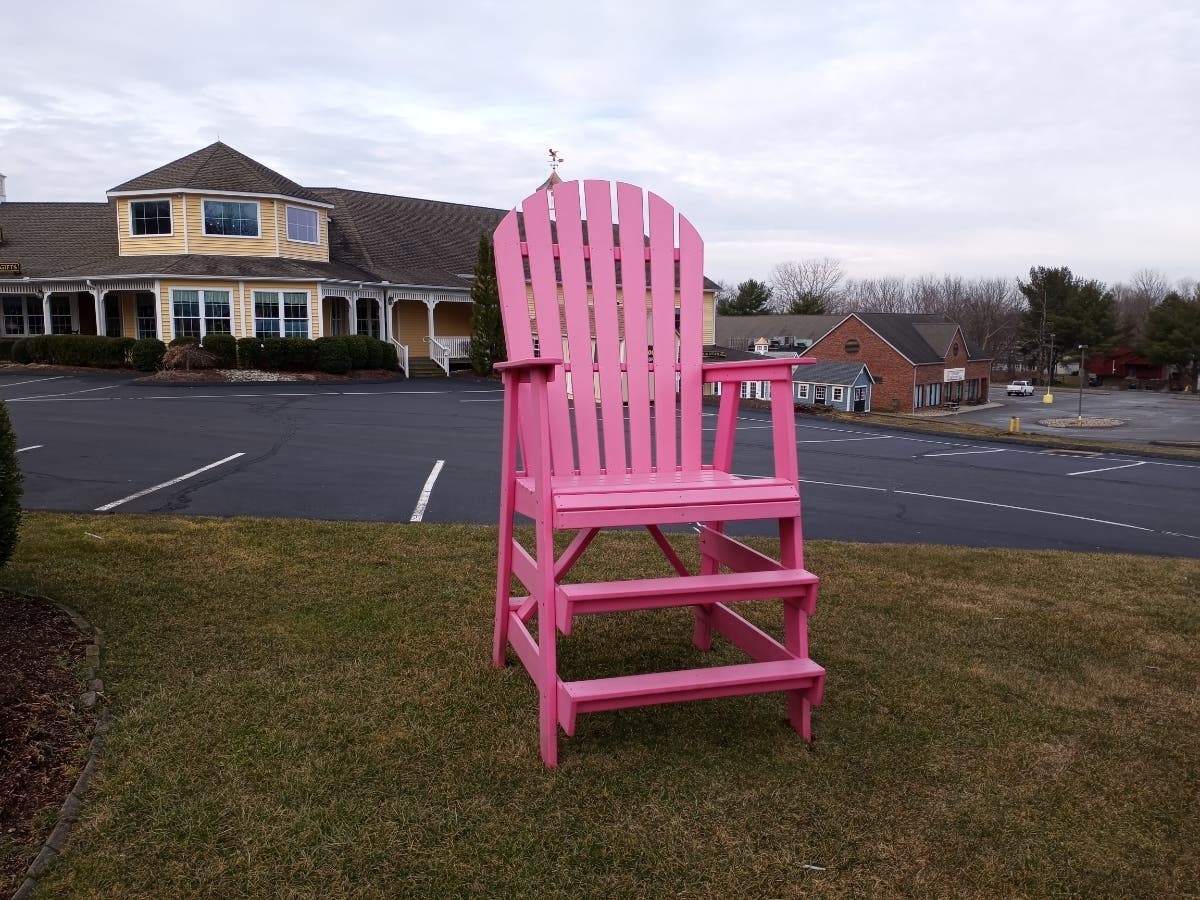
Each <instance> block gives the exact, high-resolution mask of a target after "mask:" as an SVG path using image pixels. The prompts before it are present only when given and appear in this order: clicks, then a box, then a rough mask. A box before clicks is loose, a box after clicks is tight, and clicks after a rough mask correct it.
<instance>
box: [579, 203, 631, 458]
mask: <svg viewBox="0 0 1200 900" xmlns="http://www.w3.org/2000/svg"><path fill="white" fill-rule="evenodd" d="M583 195H584V205H585V206H586V208H587V220H588V223H589V227H588V245H589V249H590V250H591V265H592V304H593V310H592V314H593V317H594V318H595V321H596V361H597V372H598V374H599V380H600V410H601V421H602V423H603V426H604V468H605V469H606V470H607V471H608V472H609V473H612V474H616V473H619V472H624V471H626V470H627V469H628V467H629V463H628V460H627V458H626V453H625V398H624V391H623V390H622V370H623V364H622V362H621V319H620V314H621V310H620V306H619V304H618V302H617V267H616V260H615V254H616V249H617V248H614V247H613V235H612V229H611V228H608V227H605V228H600V227H599V223H601V222H605V223H607V222H611V221H612V187H611V185H610V184H609V183H608V182H607V181H585V182H584V184H583Z"/></svg>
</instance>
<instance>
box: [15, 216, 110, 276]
mask: <svg viewBox="0 0 1200 900" xmlns="http://www.w3.org/2000/svg"><path fill="white" fill-rule="evenodd" d="M0 230H3V232H4V244H3V245H0V257H2V258H3V259H6V260H14V261H17V262H20V264H21V275H20V276H12V277H17V278H21V277H27V278H45V277H54V276H59V275H65V274H69V273H67V272H64V271H63V270H64V268H82V269H88V268H89V267H91V266H95V265H99V264H101V263H103V262H106V261H109V260H113V259H117V258H118V257H117V229H116V225H115V223H114V221H113V212H112V210H111V209H110V207H109V205H108V204H107V203H0ZM88 274H92V273H90V272H89V273H88ZM0 278H5V276H4V275H3V274H0Z"/></svg>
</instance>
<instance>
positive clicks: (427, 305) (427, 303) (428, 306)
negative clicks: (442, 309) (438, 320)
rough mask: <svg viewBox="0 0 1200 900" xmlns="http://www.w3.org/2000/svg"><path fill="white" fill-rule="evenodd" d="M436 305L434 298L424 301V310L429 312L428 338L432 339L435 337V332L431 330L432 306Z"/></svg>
mask: <svg viewBox="0 0 1200 900" xmlns="http://www.w3.org/2000/svg"><path fill="white" fill-rule="evenodd" d="M437 305H438V302H437V301H436V300H426V301H425V310H426V312H427V313H428V314H429V339H430V340H433V338H435V337H437V334H436V333H435V332H434V330H433V308H434V307H435V306H437Z"/></svg>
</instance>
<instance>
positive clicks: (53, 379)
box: [0, 375, 67, 388]
mask: <svg viewBox="0 0 1200 900" xmlns="http://www.w3.org/2000/svg"><path fill="white" fill-rule="evenodd" d="M66 377H67V376H66V375H52V376H50V377H49V378H34V379H32V380H30V381H13V382H9V383H8V384H0V388H10V387H18V386H20V385H22V384H37V383H38V382H39V381H58V379H60V378H66Z"/></svg>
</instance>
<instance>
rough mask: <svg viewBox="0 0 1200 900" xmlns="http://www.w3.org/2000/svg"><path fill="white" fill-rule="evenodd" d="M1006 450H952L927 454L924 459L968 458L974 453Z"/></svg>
mask: <svg viewBox="0 0 1200 900" xmlns="http://www.w3.org/2000/svg"><path fill="white" fill-rule="evenodd" d="M1003 452H1004V450H1003V449H1000V450H951V451H950V452H949V453H926V454H925V456H924V457H923V458H924V459H928V458H929V457H931V456H968V455H969V454H972V453H1003Z"/></svg>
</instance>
